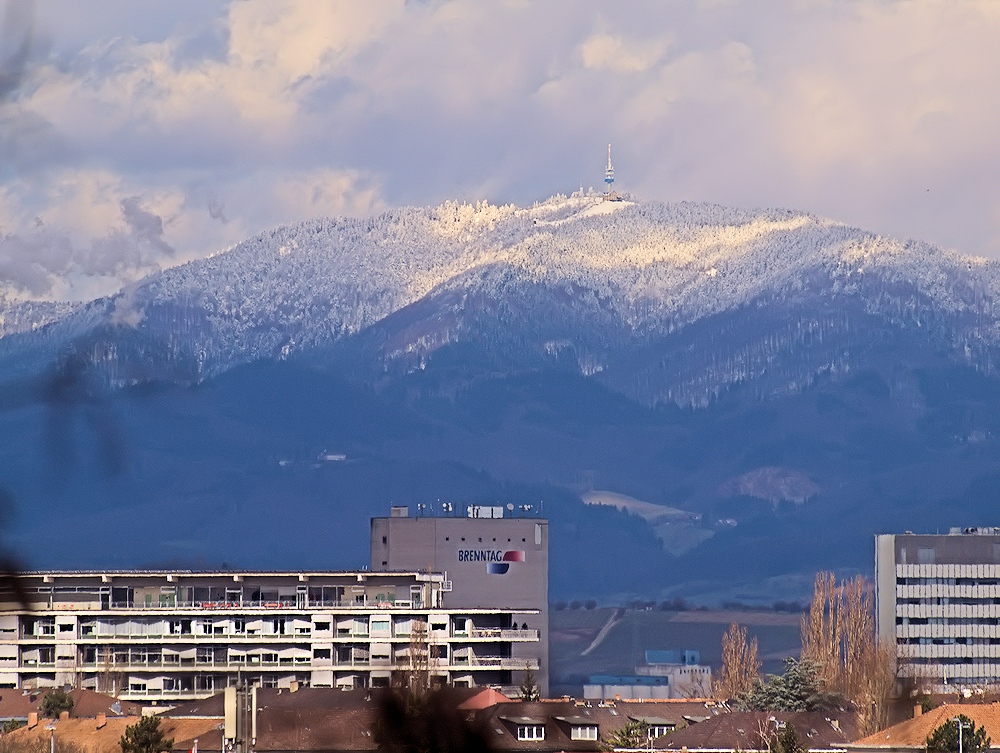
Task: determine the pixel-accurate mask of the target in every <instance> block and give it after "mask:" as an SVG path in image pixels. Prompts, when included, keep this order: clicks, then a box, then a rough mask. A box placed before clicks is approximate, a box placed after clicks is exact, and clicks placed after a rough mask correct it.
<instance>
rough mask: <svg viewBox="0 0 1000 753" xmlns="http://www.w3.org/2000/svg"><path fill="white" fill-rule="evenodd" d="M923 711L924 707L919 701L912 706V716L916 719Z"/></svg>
mask: <svg viewBox="0 0 1000 753" xmlns="http://www.w3.org/2000/svg"><path fill="white" fill-rule="evenodd" d="M923 713H924V707H923V706H921V705H920V704H919V703H918V704H917V705H916V706H914V707H913V718H914V719H916V718H917V717H918V716H920V715H921V714H923Z"/></svg>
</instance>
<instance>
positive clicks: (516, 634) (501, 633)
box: [456, 628, 538, 641]
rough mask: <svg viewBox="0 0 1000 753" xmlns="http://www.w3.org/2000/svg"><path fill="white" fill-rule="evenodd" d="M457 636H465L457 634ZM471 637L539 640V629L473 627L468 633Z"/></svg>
mask: <svg viewBox="0 0 1000 753" xmlns="http://www.w3.org/2000/svg"><path fill="white" fill-rule="evenodd" d="M456 637H465V636H464V635H458V634H456ZM468 637H469V638H492V639H494V640H502V641H537V640H538V631H537V630H517V629H514V628H473V629H472V630H470V631H469V633H468Z"/></svg>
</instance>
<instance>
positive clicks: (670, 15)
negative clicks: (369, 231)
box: [0, 0, 1000, 297]
mask: <svg viewBox="0 0 1000 753" xmlns="http://www.w3.org/2000/svg"><path fill="white" fill-rule="evenodd" d="M15 7H16V8H18V9H20V8H23V7H28V6H27V5H25V4H24V2H23V0H22V2H20V3H17V2H14V3H12V4H10V5H8V6H7V8H8V10H9V9H11V8H15ZM81 7H82V6H80V5H79V4H78V3H74V2H71V1H70V0H38V3H37V7H36V15H37V22H35V23H34V37H35V39H36V40H37V39H38V38H39V35H41V36H43V37H44V38H45V39H46V40H47V41H46V43H47V44H49V45H50V46H51V50H52V52H51V54H49V55H47V56H46V57H44V58H42V57H39V56H38V55H37V54H34V53H32V54H28V55H27V57H25V54H24V53H23V52H22V50H23V49H24V45H23V44H21V43H20V42H19V41H18V40H21V39H22V38H24V36H25V34H24V32H25V30H30V29H31V28H32V27H31V24H25V22H24V21H23V20H18V19H23V18H24V16H17V18H15V19H14V20H15V21H17V22H16V23H14V21H9V22H7V23H6V25H5V26H4V28H5V29H6V30H7V31H5V34H6V36H4V37H2V41H0V60H3V61H10V62H7V63H3V65H4V66H5V67H4V68H3V70H4V71H13V72H14V73H13V74H7V73H4V74H0V76H7V77H8V78H9V79H10V80H12V81H16V86H13V88H12V87H11V86H8V85H3V84H2V82H0V88H2V89H4V91H8V92H9V95H8V97H7V100H6V101H4V102H0V222H2V223H3V227H2V229H0V233H3V234H5V237H6V240H5V241H3V244H2V245H0V279H5V280H8V281H10V282H11V284H16V285H18V286H20V288H19V289H20V290H22V292H23V294H31V295H48V296H60V295H70V296H77V297H79V296H85V295H90V294H96V293H97V292H108V291H110V289H113V287H114V286H116V285H119V284H123V283H127V282H128V281H129V280H132V279H135V277H136V276H137V275H141V274H143V273H144V272H145V271H148V270H149V269H154V268H157V267H160V266H164V265H169V264H176V263H180V262H183V261H186V260H189V259H192V258H198V257H199V256H204V255H207V254H210V253H213V252H217V251H219V250H221V249H224V248H226V247H227V246H229V245H231V244H232V243H235V242H237V241H239V240H240V239H242V237H245V236H246V235H248V234H251V233H254V232H257V231H259V230H262V229H265V228H266V227H268V226H270V225H273V224H278V223H284V222H294V221H297V220H300V219H304V218H306V217H311V216H318V215H320V214H343V213H346V214H365V213H368V212H373V211H377V210H378V209H380V208H382V207H384V206H387V205H393V204H404V203H409V204H426V203H433V202H438V201H441V200H444V199H447V198H457V199H468V200H478V199H483V198H486V199H490V200H493V201H511V200H513V201H519V202H522V203H524V202H531V201H533V200H535V199H538V198H542V197H544V196H546V195H549V194H551V193H554V192H556V191H569V190H573V189H575V188H577V187H578V186H579V184H580V183H581V182H583V183H584V184H585V185H593V184H599V183H600V180H601V177H602V169H603V155H604V146H605V145H606V144H607V142H608V141H613V142H614V144H615V156H616V167H617V168H618V170H617V174H618V179H619V183H620V184H621V186H622V188H623V189H624V190H628V191H633V192H635V193H637V194H639V195H640V196H643V197H645V198H650V199H661V200H670V201H672V200H683V199H692V200H707V201H716V202H720V203H726V204H734V205H740V206H762V205H763V206H788V207H793V208H798V209H805V210H809V211H813V212H815V213H817V214H820V215H825V216H830V217H833V218H836V219H839V220H843V221H846V222H850V223H854V224H858V225H861V226H864V227H868V228H871V229H873V230H876V231H881V232H886V233H890V234H894V235H899V236H903V237H923V238H925V239H927V240H930V241H932V242H936V243H939V244H942V245H945V246H950V247H957V248H960V249H961V250H964V251H968V252H977V253H986V254H989V255H992V256H997V257H1000V184H998V183H997V181H996V180H995V177H994V176H995V175H996V174H997V172H998V170H1000V143H997V142H996V139H995V138H994V134H993V125H992V124H993V123H995V122H996V121H997V120H998V119H1000V85H998V84H1000V81H998V78H1000V48H998V47H997V45H996V44H995V39H996V38H997V36H998V35H1000V4H996V3H991V2H968V3H961V4H955V3H953V2H948V1H947V0H924V1H923V2H920V3H913V2H907V1H905V0H886V1H885V2H879V3H870V2H860V1H858V2H851V1H848V2H843V3H829V2H822V1H821V0H815V1H810V2H801V0H773V1H770V2H767V3H753V4H750V3H733V2H704V1H703V0H682V1H681V2H677V3H670V4H666V5H665V4H663V3H660V2H658V1H657V0H636V2H634V3H629V4H628V5H627V6H623V5H622V4H608V3H604V2H600V0H551V2H546V3H538V4H535V3H521V2H508V1H505V0H430V1H429V2H420V3H415V2H404V1H403V0H386V1H385V2H365V3H329V4H328V3H298V2H292V1H291V0H288V1H287V2H286V1H284V0H268V1H267V2H265V1H263V0H240V1H238V2H237V1H235V0H234V1H233V2H225V0H212V2H209V1H208V0H205V2H195V1H194V0H178V1H177V2H176V3H169V4H163V7H162V8H160V9H158V10H156V11H155V12H150V13H140V12H137V11H135V10H134V9H132V4H129V3H124V2H121V0H93V2H92V3H88V4H87V6H86V11H85V12H84V11H82V10H81ZM10 12H11V13H12V12H13V11H10ZM17 13H21V11H20V10H18V11H17ZM8 15H10V13H8ZM15 15H16V14H15ZM18 30H20V31H18ZM36 46H37V45H36ZM33 55H34V56H33ZM11 76H13V78H11ZM2 80H7V79H2ZM4 87H6V88H4ZM35 217H39V218H41V219H42V221H43V223H44V226H43V228H42V229H41V230H39V229H37V228H35V225H34V218H35ZM46 285H48V287H46Z"/></svg>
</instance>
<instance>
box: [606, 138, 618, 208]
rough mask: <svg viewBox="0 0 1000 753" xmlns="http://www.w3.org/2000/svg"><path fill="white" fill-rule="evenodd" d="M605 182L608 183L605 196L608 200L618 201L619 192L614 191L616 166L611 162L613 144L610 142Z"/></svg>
mask: <svg viewBox="0 0 1000 753" xmlns="http://www.w3.org/2000/svg"><path fill="white" fill-rule="evenodd" d="M604 182H605V183H607V185H608V190H607V191H605V192H604V198H605V199H607V200H608V201H617V200H618V194H616V193H615V192H614V190H613V189H614V184H615V168H614V166H613V165H612V164H611V144H608V168H607V170H605V171H604Z"/></svg>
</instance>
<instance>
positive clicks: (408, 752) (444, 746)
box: [372, 688, 493, 753]
mask: <svg viewBox="0 0 1000 753" xmlns="http://www.w3.org/2000/svg"><path fill="white" fill-rule="evenodd" d="M461 700H462V699H461V698H460V697H458V696H457V695H456V694H455V693H454V691H452V690H451V689H449V688H440V689H437V690H429V691H425V692H421V693H412V692H408V691H407V690H406V689H403V688H391V689H389V688H386V689H385V690H384V691H382V692H380V693H379V695H378V697H377V698H376V704H377V705H376V711H375V723H374V724H373V725H372V738H373V740H374V742H375V745H376V746H377V748H378V750H380V751H385V752H386V753H490V751H492V749H493V746H492V745H491V739H492V738H491V737H490V735H489V732H490V730H489V729H488V728H486V727H485V726H484V725H482V724H480V723H477V722H476V721H475V720H474V719H470V718H469V717H468V716H467V715H466V713H464V712H462V711H461V710H460V709H459V708H458V704H459V703H460V702H461Z"/></svg>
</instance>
